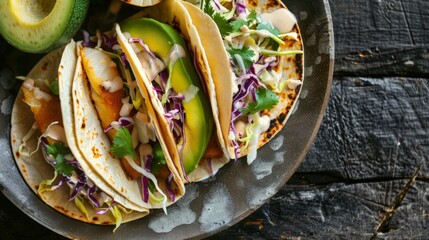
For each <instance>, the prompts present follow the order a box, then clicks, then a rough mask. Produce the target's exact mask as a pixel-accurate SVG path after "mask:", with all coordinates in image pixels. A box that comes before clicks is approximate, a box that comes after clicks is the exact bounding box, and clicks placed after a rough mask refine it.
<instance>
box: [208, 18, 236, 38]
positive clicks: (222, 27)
mask: <svg viewBox="0 0 429 240" xmlns="http://www.w3.org/2000/svg"><path fill="white" fill-rule="evenodd" d="M212 18H213V20H214V21H215V23H216V25H217V27H218V28H219V31H220V35H222V37H225V36H227V35H228V34H230V33H231V32H232V25H231V24H229V23H228V21H227V20H226V18H224V17H223V16H222V15H220V14H219V13H215V14H214V15H213V16H212Z"/></svg>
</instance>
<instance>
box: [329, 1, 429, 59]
mask: <svg viewBox="0 0 429 240" xmlns="http://www.w3.org/2000/svg"><path fill="white" fill-rule="evenodd" d="M329 2H330V5H331V10H332V17H333V21H334V31H335V44H336V51H337V53H340V54H347V53H351V52H360V51H362V50H366V49H371V48H375V47H378V48H386V49H389V48H398V47H410V46H419V45H426V46H427V44H428V42H429V34H428V32H429V24H428V23H429V11H428V9H429V1H419V0H408V1H401V0H385V1H378V0H354V1H343V0H330V1H329Z"/></svg>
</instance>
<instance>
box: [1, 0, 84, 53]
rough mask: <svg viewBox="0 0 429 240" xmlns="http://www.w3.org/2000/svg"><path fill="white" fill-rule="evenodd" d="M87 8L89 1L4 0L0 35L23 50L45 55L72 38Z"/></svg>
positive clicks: (2, 2)
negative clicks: (44, 53)
mask: <svg viewBox="0 0 429 240" xmlns="http://www.w3.org/2000/svg"><path fill="white" fill-rule="evenodd" d="M88 5H89V0H44V1H40V0H3V1H0V33H1V35H2V36H3V37H4V38H5V39H6V40H7V41H8V42H9V43H10V44H12V45H13V46H15V47H16V48H18V49H20V50H22V51H25V52H32V53H41V52H48V51H51V50H54V49H56V48H58V47H61V46H63V45H64V44H65V43H67V42H68V41H69V40H70V39H71V38H72V37H73V36H74V34H75V33H76V31H77V30H79V28H80V25H81V24H82V22H83V20H84V19H85V16H86V12H87V10H88Z"/></svg>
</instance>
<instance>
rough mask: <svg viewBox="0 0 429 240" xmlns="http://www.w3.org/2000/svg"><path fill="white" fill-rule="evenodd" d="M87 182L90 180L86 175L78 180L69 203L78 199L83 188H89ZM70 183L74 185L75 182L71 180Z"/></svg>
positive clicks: (82, 175)
mask: <svg viewBox="0 0 429 240" xmlns="http://www.w3.org/2000/svg"><path fill="white" fill-rule="evenodd" d="M87 180H88V178H87V177H86V175H85V174H81V175H80V176H79V179H78V180H77V183H76V185H74V189H73V192H72V193H71V194H70V197H69V201H73V200H74V199H75V198H76V197H77V195H78V194H79V193H80V191H81V189H82V188H83V187H86V186H87V184H86V183H87ZM69 183H70V184H73V182H72V181H71V179H69Z"/></svg>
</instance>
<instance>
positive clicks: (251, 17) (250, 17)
mask: <svg viewBox="0 0 429 240" xmlns="http://www.w3.org/2000/svg"><path fill="white" fill-rule="evenodd" d="M257 18H258V14H257V13H256V10H255V9H252V11H251V12H250V13H249V15H248V16H247V23H248V24H249V25H251V24H252V23H253V22H254V21H257Z"/></svg>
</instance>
